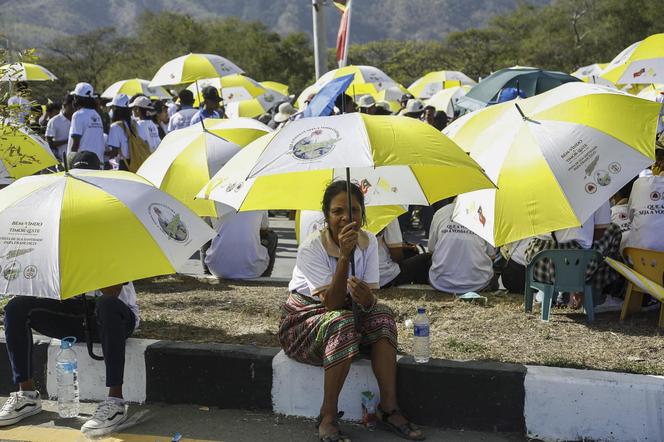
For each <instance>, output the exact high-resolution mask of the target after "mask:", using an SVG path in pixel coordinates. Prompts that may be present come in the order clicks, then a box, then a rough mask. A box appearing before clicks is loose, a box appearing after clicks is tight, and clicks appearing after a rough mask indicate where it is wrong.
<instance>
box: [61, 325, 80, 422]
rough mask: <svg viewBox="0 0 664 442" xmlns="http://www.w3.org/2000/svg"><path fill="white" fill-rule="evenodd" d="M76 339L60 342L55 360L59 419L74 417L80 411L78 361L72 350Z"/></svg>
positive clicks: (70, 337) (71, 338)
mask: <svg viewBox="0 0 664 442" xmlns="http://www.w3.org/2000/svg"><path fill="white" fill-rule="evenodd" d="M75 343H76V338H75V337H73V336H68V337H66V338H63V339H62V340H61V341H60V352H59V353H58V356H57V357H56V358H55V372H56V378H57V383H58V414H59V415H60V417H76V416H78V412H79V411H80V408H81V407H80V404H79V401H78V361H77V360H76V352H75V351H74V349H73V348H72V347H73V345H74V344H75Z"/></svg>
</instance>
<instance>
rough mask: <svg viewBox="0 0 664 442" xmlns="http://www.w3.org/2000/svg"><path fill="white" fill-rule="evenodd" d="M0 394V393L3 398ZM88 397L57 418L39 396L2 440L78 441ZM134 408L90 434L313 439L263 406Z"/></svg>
mask: <svg viewBox="0 0 664 442" xmlns="http://www.w3.org/2000/svg"><path fill="white" fill-rule="evenodd" d="M5 399H6V397H2V398H0V400H2V402H3V403H4V401H5ZM94 405H95V404H91V403H85V404H82V410H81V413H82V417H81V418H79V419H60V418H59V417H58V415H57V412H56V410H57V403H55V402H53V401H44V410H45V411H44V412H42V413H40V414H39V415H37V416H33V417H30V418H28V419H26V420H24V421H23V422H21V423H20V424H19V425H15V426H11V427H5V428H3V429H0V440H2V441H26V440H29V441H36V442H51V441H54V442H55V441H58V442H59V441H84V440H86V439H85V437H83V436H82V435H81V433H80V432H79V431H78V429H79V428H80V426H81V424H82V423H83V422H84V419H85V418H86V417H87V416H89V414H90V413H92V411H93V410H94ZM139 410H149V414H148V419H147V420H146V421H144V422H142V423H139V424H137V425H136V426H134V427H131V428H128V429H126V430H124V431H123V432H121V433H120V434H113V435H110V436H109V437H107V438H103V439H96V440H98V441H104V442H110V441H113V442H119V441H126V442H135V441H149V442H156V441H159V442H168V441H170V440H172V438H173V435H174V434H175V433H176V432H178V433H180V434H181V435H182V439H181V441H182V442H193V441H224V442H235V441H238V442H245V441H246V442H259V441H270V442H286V441H288V442H290V441H312V442H313V441H316V440H317V438H316V431H315V428H314V423H313V421H311V420H308V419H300V418H291V417H284V416H276V415H274V414H271V413H266V412H254V411H245V410H219V409H215V408H211V409H208V408H206V407H198V406H194V405H161V404H150V405H142V406H139V405H132V406H131V408H130V414H132V413H135V412H137V411H139ZM342 430H343V431H344V432H346V433H347V434H348V435H349V436H351V437H352V438H353V440H355V441H381V442H382V441H384V442H393V441H394V442H396V441H402V440H403V439H400V438H398V437H396V436H395V435H392V434H390V433H387V432H385V431H381V430H376V431H373V432H369V431H367V430H365V429H364V428H363V427H361V426H358V425H355V424H342ZM425 431H426V435H427V441H450V442H452V441H471V442H475V441H478V442H479V441H484V442H507V441H510V442H516V441H525V440H527V439H526V438H525V437H523V436H522V435H518V434H505V433H480V432H473V431H445V430H440V429H431V428H428V429H425Z"/></svg>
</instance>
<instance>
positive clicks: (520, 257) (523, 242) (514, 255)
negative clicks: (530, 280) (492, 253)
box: [501, 238, 532, 266]
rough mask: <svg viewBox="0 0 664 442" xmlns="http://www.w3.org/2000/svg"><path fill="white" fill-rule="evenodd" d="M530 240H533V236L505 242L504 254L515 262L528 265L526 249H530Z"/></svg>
mask: <svg viewBox="0 0 664 442" xmlns="http://www.w3.org/2000/svg"><path fill="white" fill-rule="evenodd" d="M530 241H532V238H524V239H520V240H518V241H514V242H511V243H509V244H505V245H504V246H503V249H504V250H503V254H504V255H505V256H506V257H509V259H511V260H512V261H514V262H515V263H517V264H519V265H522V266H526V265H528V263H527V261H526V250H528V245H529V244H530ZM501 250H502V249H501Z"/></svg>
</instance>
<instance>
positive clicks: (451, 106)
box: [424, 86, 470, 117]
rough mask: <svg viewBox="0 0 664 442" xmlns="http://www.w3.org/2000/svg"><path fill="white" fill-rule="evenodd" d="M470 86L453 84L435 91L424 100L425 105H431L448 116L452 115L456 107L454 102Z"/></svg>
mask: <svg viewBox="0 0 664 442" xmlns="http://www.w3.org/2000/svg"><path fill="white" fill-rule="evenodd" d="M469 90H470V86H455V87H451V88H448V89H443V90H441V91H439V92H436V93H435V94H434V95H433V96H432V97H431V98H429V99H428V100H426V101H425V102H424V104H425V105H426V106H433V107H435V108H436V110H437V111H443V112H445V113H446V114H447V115H448V116H450V117H451V116H453V115H454V111H455V109H456V103H457V101H459V100H460V99H461V97H463V96H464V95H466V93H467V92H468V91H469Z"/></svg>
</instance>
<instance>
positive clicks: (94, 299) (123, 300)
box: [0, 151, 139, 436]
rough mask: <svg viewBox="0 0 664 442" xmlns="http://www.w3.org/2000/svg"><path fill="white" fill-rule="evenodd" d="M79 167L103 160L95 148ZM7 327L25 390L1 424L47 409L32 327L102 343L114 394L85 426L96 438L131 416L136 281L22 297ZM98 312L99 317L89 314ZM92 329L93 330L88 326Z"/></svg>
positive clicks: (13, 398) (13, 303)
mask: <svg viewBox="0 0 664 442" xmlns="http://www.w3.org/2000/svg"><path fill="white" fill-rule="evenodd" d="M72 163H73V164H72V165H73V167H75V168H78V169H93V170H99V168H100V166H101V163H100V161H99V159H98V158H97V156H96V155H95V154H94V153H92V152H89V151H82V152H79V153H77V154H76V155H75V157H74V159H73V161H72ZM4 311H5V316H4V331H5V342H6V347H7V355H8V356H9V365H10V366H11V370H12V377H13V382H14V383H15V384H18V387H19V391H17V392H15V393H12V394H11V395H10V396H9V399H7V401H6V402H5V404H4V405H3V407H2V409H1V410H0V427H2V426H8V425H13V424H15V423H17V422H20V421H22V420H23V419H25V418H27V417H29V416H33V415H35V414H37V413H39V412H41V410H42V406H41V398H40V395H39V391H37V390H35V384H34V381H33V375H34V373H33V367H32V364H31V363H30V361H32V330H35V331H37V332H38V333H40V334H42V335H45V336H49V337H52V338H57V339H62V338H64V337H68V336H74V337H75V338H76V340H77V341H78V342H86V336H89V337H90V338H91V339H92V340H93V342H100V343H101V348H102V353H103V356H104V365H105V367H106V386H107V387H108V397H107V398H106V400H105V401H103V402H102V403H100V404H99V405H98V406H97V409H96V410H95V412H94V414H93V415H92V417H91V418H90V419H89V420H87V421H86V422H85V423H84V424H83V426H82V427H81V431H82V432H83V433H84V434H86V435H90V436H94V435H97V434H102V433H103V434H106V433H111V432H113V430H114V429H116V428H117V427H118V426H119V425H120V424H122V423H123V422H124V421H126V420H127V405H126V404H125V402H124V399H123V393H122V385H123V383H124V366H125V345H126V341H127V339H128V338H129V337H130V336H131V334H132V333H133V332H134V330H135V329H136V328H138V324H139V310H138V305H137V303H136V291H135V290H134V285H133V283H132V282H127V283H125V284H118V285H114V286H110V287H104V288H101V289H99V290H97V291H96V292H93V294H92V295H90V296H88V295H84V296H83V297H79V296H77V297H74V298H69V299H66V300H64V301H61V300H59V299H48V298H37V297H32V296H16V297H14V298H12V299H11V300H10V301H9V302H8V303H7V305H5V308H4ZM88 312H94V318H89V317H88ZM86 327H87V329H86Z"/></svg>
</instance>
